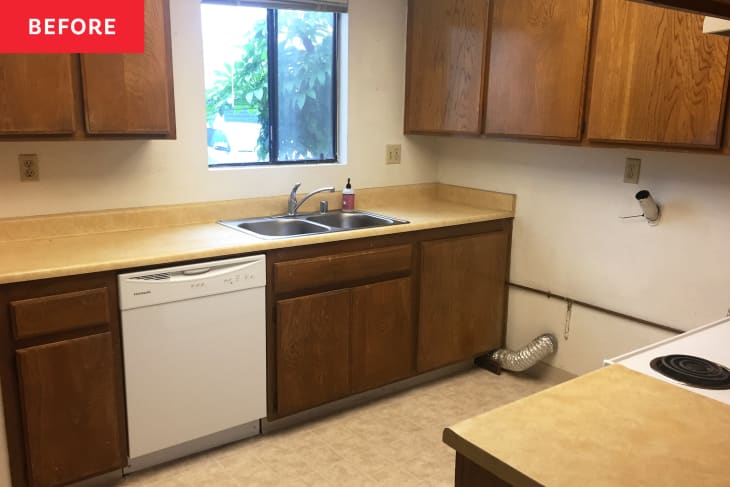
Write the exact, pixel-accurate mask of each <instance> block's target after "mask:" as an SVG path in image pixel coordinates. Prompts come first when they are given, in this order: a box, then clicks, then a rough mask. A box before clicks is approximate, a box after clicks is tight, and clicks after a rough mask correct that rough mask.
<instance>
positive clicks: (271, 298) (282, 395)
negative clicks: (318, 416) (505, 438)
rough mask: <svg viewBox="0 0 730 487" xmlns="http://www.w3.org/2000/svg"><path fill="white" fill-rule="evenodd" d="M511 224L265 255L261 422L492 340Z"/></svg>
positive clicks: (469, 352)
mask: <svg viewBox="0 0 730 487" xmlns="http://www.w3.org/2000/svg"><path fill="white" fill-rule="evenodd" d="M511 229H512V224H511V220H498V221H494V222H485V223H476V224H469V225H462V226H457V227H447V228H443V229H436V230H424V231H417V232H407V233H402V234H397V235H388V236H384V237H374V238H366V239H359V240H352V241H344V242H338V243H332V244H324V245H313V246H306V247H300V248H287V249H281V250H276V251H272V252H270V253H269V255H268V259H267V265H268V266H269V275H270V276H272V275H273V279H272V281H273V285H272V286H269V288H268V291H267V293H268V295H267V309H268V310H269V311H268V313H267V344H268V345H267V349H268V351H267V373H268V383H269V390H268V401H269V405H268V419H269V420H276V419H279V418H282V417H284V416H287V415H290V414H293V413H296V412H299V411H303V410H305V409H308V408H311V407H314V406H318V405H320V404H324V403H326V402H329V401H333V400H336V399H340V398H344V397H346V396H349V395H352V394H356V393H359V392H364V391H367V390H371V389H374V388H377V387H380V386H384V385H386V384H390V383H393V382H396V381H398V380H402V379H406V378H409V377H413V376H415V375H416V374H417V373H420V372H423V371H426V370H431V369H435V368H437V367H441V366H444V365H449V364H452V363H455V362H459V361H466V360H469V359H471V358H473V357H475V356H476V355H479V354H481V353H484V352H486V351H489V350H491V349H494V348H498V347H500V346H501V345H502V344H503V343H502V342H503V337H504V318H505V316H506V312H505V307H506V278H507V263H508V262H509V242H510V235H511ZM384 262H390V263H391V264H389V265H387V266H384V265H380V264H383V263H384ZM333 263H334V264H336V265H333ZM363 263H365V264H367V265H363ZM317 269H319V271H318V270H317ZM373 269H377V270H378V271H377V272H373ZM332 273H335V274H337V273H339V274H340V276H339V277H337V278H334V277H325V278H321V276H322V275H324V276H327V275H330V274H332ZM300 274H303V275H308V276H310V283H309V284H307V283H306V282H305V280H304V279H303V278H302V277H301V276H300ZM318 276H320V277H318ZM419 303H420V309H419Z"/></svg>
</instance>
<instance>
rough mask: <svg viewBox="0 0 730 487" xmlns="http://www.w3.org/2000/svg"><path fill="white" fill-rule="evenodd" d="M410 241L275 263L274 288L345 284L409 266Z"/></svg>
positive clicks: (278, 290) (306, 287)
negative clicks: (396, 244) (391, 245)
mask: <svg viewBox="0 0 730 487" xmlns="http://www.w3.org/2000/svg"><path fill="white" fill-rule="evenodd" d="M411 255H412V246H411V245H398V246H394V247H386V248H381V249H372V250H363V251H358V252H347V253H341V254H334V255H329V256H324V257H315V258H311V259H299V260H292V261H288V262H277V263H276V264H274V290H275V292H276V293H277V294H278V293H286V292H291V291H296V290H299V289H313V288H321V287H326V286H336V285H341V284H347V283H350V282H355V281H359V280H364V279H371V278H377V277H380V276H383V275H393V274H398V273H406V272H408V271H410V269H411Z"/></svg>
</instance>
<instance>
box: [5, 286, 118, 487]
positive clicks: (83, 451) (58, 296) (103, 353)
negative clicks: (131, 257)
mask: <svg viewBox="0 0 730 487" xmlns="http://www.w3.org/2000/svg"><path fill="white" fill-rule="evenodd" d="M0 306H2V307H3V308H4V309H5V311H4V312H2V313H0V378H1V379H2V391H3V403H4V404H3V405H4V412H5V425H6V430H7V441H8V452H9V456H10V465H11V475H12V479H13V487H26V486H28V487H58V486H63V485H67V484H69V483H73V482H77V481H80V480H84V479H87V478H90V477H94V476H96V475H100V474H104V473H106V472H110V471H113V470H116V469H119V468H122V467H123V466H124V465H126V461H127V439H126V438H127V435H126V422H125V409H124V390H123V382H122V358H121V345H120V334H119V320H118V313H119V311H118V304H117V289H116V277H115V276H114V275H113V274H111V273H109V274H106V273H105V274H97V275H89V276H78V277H70V278H61V279H49V280H42V281H31V282H25V283H18V284H9V285H5V286H0Z"/></svg>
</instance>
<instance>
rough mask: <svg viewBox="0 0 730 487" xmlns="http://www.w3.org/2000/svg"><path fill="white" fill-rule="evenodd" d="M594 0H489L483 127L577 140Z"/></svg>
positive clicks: (496, 131) (520, 134)
mask: <svg viewBox="0 0 730 487" xmlns="http://www.w3.org/2000/svg"><path fill="white" fill-rule="evenodd" d="M592 3H593V2H592V0H492V4H493V11H492V18H491V24H490V35H491V40H490V43H489V46H490V47H489V75H488V83H487V97H486V109H485V125H484V132H485V133H486V134H491V135H506V136H518V137H532V138H548V139H566V140H579V139H580V137H581V127H582V116H583V100H584V93H585V86H586V73H587V65H588V51H589V49H588V47H589V41H590V31H591V12H592Z"/></svg>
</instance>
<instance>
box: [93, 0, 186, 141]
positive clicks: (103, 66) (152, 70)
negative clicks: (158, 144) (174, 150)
mask: <svg viewBox="0 0 730 487" xmlns="http://www.w3.org/2000/svg"><path fill="white" fill-rule="evenodd" d="M169 30H170V21H169V6H168V0H145V50H144V54H83V55H81V72H82V79H83V80H84V84H83V87H84V92H83V99H84V114H85V116H86V131H87V133H89V134H95V135H103V134H113V135H124V134H147V135H154V134H158V135H167V134H170V133H172V132H173V131H174V127H175V122H174V118H175V117H174V113H173V110H174V106H173V105H174V103H173V92H172V90H173V89H172V62H171V54H170V40H169V39H170V32H169Z"/></svg>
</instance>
